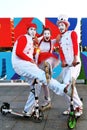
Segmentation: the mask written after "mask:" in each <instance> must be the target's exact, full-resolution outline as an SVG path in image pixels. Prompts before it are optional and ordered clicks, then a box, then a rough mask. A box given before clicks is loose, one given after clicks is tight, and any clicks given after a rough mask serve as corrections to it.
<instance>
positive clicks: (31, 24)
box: [27, 23, 37, 29]
mask: <svg viewBox="0 0 87 130" xmlns="http://www.w3.org/2000/svg"><path fill="white" fill-rule="evenodd" d="M30 27H34V28H37V25H36V24H34V23H29V24H28V25H27V29H29V28H30Z"/></svg>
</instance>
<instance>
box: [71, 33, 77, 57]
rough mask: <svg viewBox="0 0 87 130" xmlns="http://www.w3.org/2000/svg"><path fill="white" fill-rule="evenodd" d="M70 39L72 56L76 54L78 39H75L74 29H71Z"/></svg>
mask: <svg viewBox="0 0 87 130" xmlns="http://www.w3.org/2000/svg"><path fill="white" fill-rule="evenodd" d="M71 39H72V43H73V52H74V56H76V55H78V41H77V33H76V32H75V31H72V33H71Z"/></svg>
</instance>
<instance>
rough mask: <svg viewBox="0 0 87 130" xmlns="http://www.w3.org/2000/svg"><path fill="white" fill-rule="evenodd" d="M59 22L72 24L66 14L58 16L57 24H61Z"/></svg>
mask: <svg viewBox="0 0 87 130" xmlns="http://www.w3.org/2000/svg"><path fill="white" fill-rule="evenodd" d="M59 23H64V24H65V25H66V26H67V27H69V26H70V23H69V21H68V17H67V16H66V15H60V16H59V17H58V21H57V25H59Z"/></svg>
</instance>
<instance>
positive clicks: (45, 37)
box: [43, 30, 51, 41]
mask: <svg viewBox="0 0 87 130" xmlns="http://www.w3.org/2000/svg"><path fill="white" fill-rule="evenodd" d="M43 37H44V39H45V41H49V40H50V37H51V33H50V31H49V30H45V31H44V33H43Z"/></svg>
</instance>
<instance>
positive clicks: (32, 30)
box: [28, 27, 36, 38]
mask: <svg viewBox="0 0 87 130" xmlns="http://www.w3.org/2000/svg"><path fill="white" fill-rule="evenodd" d="M28 34H29V35H30V36H31V37H32V38H34V37H35V35H36V28H34V27H30V28H29V29H28Z"/></svg>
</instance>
